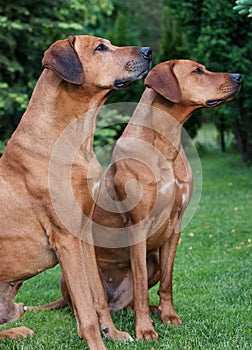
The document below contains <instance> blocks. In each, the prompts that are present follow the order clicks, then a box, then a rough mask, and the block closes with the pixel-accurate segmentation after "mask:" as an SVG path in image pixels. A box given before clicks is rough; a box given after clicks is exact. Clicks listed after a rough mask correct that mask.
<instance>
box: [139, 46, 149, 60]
mask: <svg viewBox="0 0 252 350" xmlns="http://www.w3.org/2000/svg"><path fill="white" fill-rule="evenodd" d="M140 51H141V54H142V56H143V57H144V58H145V59H147V60H150V59H151V58H152V49H151V47H141V50H140Z"/></svg>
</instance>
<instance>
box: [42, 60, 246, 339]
mask: <svg viewBox="0 0 252 350" xmlns="http://www.w3.org/2000/svg"><path fill="white" fill-rule="evenodd" d="M145 84H146V86H147V88H146V90H145V91H144V93H143V95H142V98H141V100H140V103H139V104H138V106H137V108H136V110H135V112H134V115H133V117H132V118H131V120H130V122H129V124H128V126H127V127H126V129H125V131H124V133H123V135H122V136H121V138H120V139H119V140H118V141H117V143H116V146H115V148H114V151H113V156H112V162H111V165H110V166H109V168H108V169H107V171H106V172H105V174H104V176H103V177H102V181H101V189H100V194H99V200H98V205H97V206H96V208H95V212H94V223H93V232H94V238H95V245H96V258H97V262H98V266H99V271H100V276H101V278H102V282H103V285H104V288H105V291H106V295H107V298H108V302H109V307H110V309H111V310H118V309H122V308H124V307H126V306H130V305H134V310H135V316H136V336H137V338H138V339H156V338H157V337H158V334H157V333H156V331H155V329H154V327H153V324H152V320H151V318H150V314H149V297H148V288H150V287H151V286H153V285H154V284H156V283H157V282H158V281H160V287H159V296H160V304H159V306H158V311H159V314H160V318H161V320H162V321H163V322H165V323H169V324H176V325H180V324H181V320H180V318H179V316H178V315H177V314H176V312H175V310H174V306H173V302H172V270H173V263H174V258H175V253H176V248H177V244H178V240H179V237H180V227H181V220H182V216H183V213H184V211H185V209H186V207H187V205H188V202H189V200H190V197H191V193H192V186H193V183H192V171H191V168H190V165H189V163H188V160H187V158H186V155H185V153H184V150H183V147H182V144H181V130H182V125H183V123H184V122H185V121H186V120H187V119H188V118H189V117H190V116H191V115H192V113H193V112H194V111H195V110H197V109H199V108H203V107H214V106H218V105H220V104H221V103H223V102H227V101H229V100H231V99H232V98H233V97H234V96H235V95H236V94H237V93H238V92H239V90H240V86H241V76H240V74H238V73H235V74H228V73H213V72H209V71H207V70H206V68H205V67H204V66H202V65H200V64H198V63H197V62H193V61H190V60H172V61H168V62H164V63H161V64H159V65H157V66H156V67H155V68H154V69H152V71H151V72H150V73H149V74H148V76H147V78H146V80H145ZM111 199H112V200H111ZM61 288H62V294H63V296H64V299H65V301H67V302H68V303H70V302H71V301H70V297H69V295H68V291H67V287H66V285H65V283H64V280H63V279H61ZM63 302H64V300H62V299H60V300H59V301H57V302H55V303H53V304H51V305H49V307H52V306H54V307H55V306H60V305H62V303H63ZM47 307H48V306H47Z"/></svg>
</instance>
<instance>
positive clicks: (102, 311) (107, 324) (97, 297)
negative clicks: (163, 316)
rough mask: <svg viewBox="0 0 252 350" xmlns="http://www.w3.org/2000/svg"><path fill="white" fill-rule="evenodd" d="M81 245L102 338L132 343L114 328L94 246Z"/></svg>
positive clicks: (126, 336)
mask: <svg viewBox="0 0 252 350" xmlns="http://www.w3.org/2000/svg"><path fill="white" fill-rule="evenodd" d="M82 244H83V252H84V255H85V261H87V262H88V263H87V264H86V266H87V273H88V277H89V286H90V289H91V292H92V296H93V299H94V304H95V309H96V312H97V314H98V317H99V322H100V326H101V329H102V331H103V333H104V336H105V337H106V338H107V339H113V340H117V341H133V338H132V337H131V336H130V335H129V334H128V333H126V332H120V331H118V330H117V329H116V328H115V325H114V323H113V321H112V318H111V315H110V311H109V308H108V303H107V299H106V296H105V292H104V289H103V285H102V282H101V279H100V276H99V271H98V267H97V263H96V258H95V250H94V246H93V245H91V244H89V243H86V242H83V243H82Z"/></svg>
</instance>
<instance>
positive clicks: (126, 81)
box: [114, 65, 150, 89]
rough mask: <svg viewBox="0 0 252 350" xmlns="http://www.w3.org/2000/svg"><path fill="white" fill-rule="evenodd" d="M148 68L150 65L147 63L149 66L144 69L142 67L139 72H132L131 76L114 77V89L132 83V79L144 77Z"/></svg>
mask: <svg viewBox="0 0 252 350" xmlns="http://www.w3.org/2000/svg"><path fill="white" fill-rule="evenodd" d="M149 70H150V65H149V67H147V68H146V69H144V70H143V71H141V72H140V73H138V74H134V75H133V76H131V77H129V78H125V79H116V80H115V82H114V87H115V88H116V89H122V88H126V87H127V86H129V85H130V84H131V83H133V82H134V81H136V80H139V79H142V78H144V77H145V76H146V75H147V74H148V72H149Z"/></svg>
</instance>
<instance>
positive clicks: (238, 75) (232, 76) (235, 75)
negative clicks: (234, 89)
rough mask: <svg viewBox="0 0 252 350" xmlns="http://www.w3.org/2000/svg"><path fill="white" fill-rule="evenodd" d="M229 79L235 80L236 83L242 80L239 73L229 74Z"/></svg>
mask: <svg viewBox="0 0 252 350" xmlns="http://www.w3.org/2000/svg"><path fill="white" fill-rule="evenodd" d="M231 79H232V80H233V81H234V82H236V83H239V84H240V83H241V82H242V76H241V74H240V73H233V74H231Z"/></svg>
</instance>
